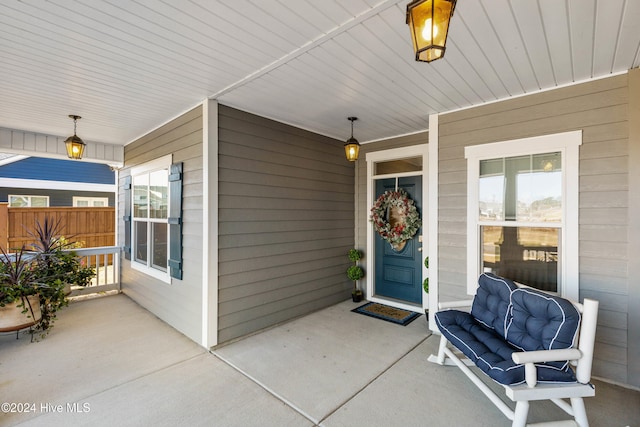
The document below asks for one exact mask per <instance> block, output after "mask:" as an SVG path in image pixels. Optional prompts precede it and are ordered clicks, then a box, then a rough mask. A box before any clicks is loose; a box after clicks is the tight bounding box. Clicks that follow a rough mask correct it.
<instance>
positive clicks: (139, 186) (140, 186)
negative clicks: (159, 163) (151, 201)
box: [133, 174, 149, 218]
mask: <svg viewBox="0 0 640 427" xmlns="http://www.w3.org/2000/svg"><path fill="white" fill-rule="evenodd" d="M148 190H149V175H146V174H145V175H138V176H135V177H133V217H134V218H148V210H147V205H148V198H147V194H148Z"/></svg>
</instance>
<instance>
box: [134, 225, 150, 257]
mask: <svg viewBox="0 0 640 427" xmlns="http://www.w3.org/2000/svg"><path fill="white" fill-rule="evenodd" d="M134 224H135V248H134V254H135V260H136V261H140V262H142V263H143V264H145V265H146V264H147V259H148V257H147V223H146V222H144V221H134Z"/></svg>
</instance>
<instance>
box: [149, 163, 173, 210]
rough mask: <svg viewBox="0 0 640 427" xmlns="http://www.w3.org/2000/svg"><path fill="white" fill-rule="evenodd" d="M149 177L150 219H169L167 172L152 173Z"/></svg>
mask: <svg viewBox="0 0 640 427" xmlns="http://www.w3.org/2000/svg"><path fill="white" fill-rule="evenodd" d="M149 177H150V182H149V209H150V213H149V217H150V218H167V213H168V206H169V177H168V175H167V171H166V170H160V171H156V172H152V173H151V174H150V175H149Z"/></svg>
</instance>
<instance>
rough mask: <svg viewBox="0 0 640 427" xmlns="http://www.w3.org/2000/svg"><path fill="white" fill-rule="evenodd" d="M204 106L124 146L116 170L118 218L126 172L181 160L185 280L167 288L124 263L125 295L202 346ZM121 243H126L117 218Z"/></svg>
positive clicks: (122, 203)
mask: <svg viewBox="0 0 640 427" xmlns="http://www.w3.org/2000/svg"><path fill="white" fill-rule="evenodd" d="M202 120H203V119H202V108H201V107H197V108H195V109H193V110H191V111H189V112H187V113H185V114H183V115H182V116H180V117H178V118H176V119H174V120H172V121H171V122H169V123H167V124H165V125H164V126H162V127H160V128H158V129H156V130H154V131H153V132H151V133H149V134H148V135H145V136H143V137H142V138H140V139H138V140H137V141H134V142H132V143H131V144H129V145H127V146H126V147H125V151H124V154H125V167H124V168H123V169H122V170H121V171H120V174H119V178H120V183H119V186H118V190H119V192H120V197H119V205H118V212H119V214H118V218H120V219H121V218H122V217H123V215H124V195H123V192H122V185H123V182H124V178H125V177H126V176H128V175H130V169H131V168H132V167H134V166H138V165H141V164H144V163H146V162H149V161H151V160H155V159H157V158H160V157H162V156H165V155H168V154H172V155H173V162H174V163H177V162H183V182H182V221H183V228H182V236H183V239H182V245H183V254H184V258H183V279H182V280H176V279H171V282H172V283H171V284H167V283H164V282H161V281H159V280H156V279H154V278H152V277H150V276H148V275H146V274H144V273H141V272H139V271H137V270H134V269H132V268H131V263H130V261H127V260H125V259H122V289H123V291H124V292H125V293H126V294H127V295H128V296H130V297H131V298H132V299H134V300H135V301H136V302H138V303H139V304H140V305H141V306H143V307H145V308H146V309H148V310H149V311H151V312H152V313H154V314H155V315H156V316H158V317H159V318H161V319H162V320H164V321H165V322H167V323H168V324H170V325H171V326H173V327H174V328H176V329H177V330H179V331H180V332H182V333H184V334H185V335H187V336H188V337H189V338H191V339H192V340H194V341H196V342H201V335H202V282H203V280H202V256H201V254H202V245H203V238H202V234H203V233H202V230H203V225H202V221H203V219H202V218H203V211H202V190H203V184H202V176H203V171H202V153H203V150H202V135H203V134H202V123H203V122H202ZM120 224H121V227H120V235H119V237H118V241H119V242H121V243H122V242H123V241H124V232H123V227H122V226H123V225H124V223H123V222H122V221H121V220H120Z"/></svg>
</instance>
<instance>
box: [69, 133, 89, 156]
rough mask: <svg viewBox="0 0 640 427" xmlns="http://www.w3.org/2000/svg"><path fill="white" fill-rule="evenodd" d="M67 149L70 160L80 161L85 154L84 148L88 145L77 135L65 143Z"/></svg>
mask: <svg viewBox="0 0 640 427" xmlns="http://www.w3.org/2000/svg"><path fill="white" fill-rule="evenodd" d="M64 144H65V145H66V147H67V156H69V158H70V159H74V160H80V159H81V158H82V154H84V147H85V146H86V145H87V144H85V143H84V141H82V140H81V139H80V137H79V136H77V135H76V134H75V133H74V134H73V135H72V136H70V137H69V138H67V139H66V140H65V141H64Z"/></svg>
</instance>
